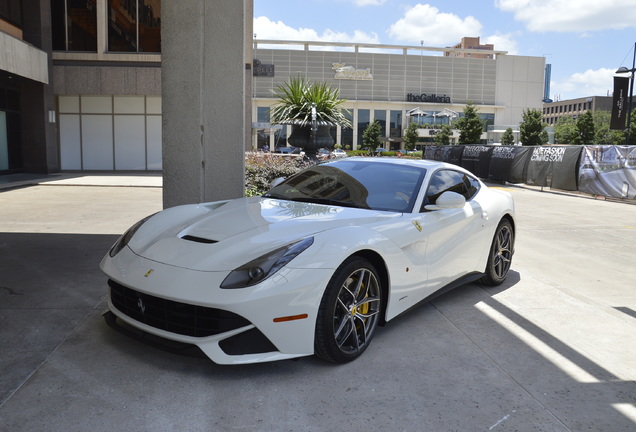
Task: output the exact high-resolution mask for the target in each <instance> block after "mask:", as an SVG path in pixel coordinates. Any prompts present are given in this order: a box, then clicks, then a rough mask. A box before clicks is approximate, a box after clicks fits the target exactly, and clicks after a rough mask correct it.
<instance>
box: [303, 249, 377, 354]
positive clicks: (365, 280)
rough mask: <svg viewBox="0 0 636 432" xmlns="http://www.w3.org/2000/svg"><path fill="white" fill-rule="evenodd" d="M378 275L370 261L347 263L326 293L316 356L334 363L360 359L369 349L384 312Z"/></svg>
mask: <svg viewBox="0 0 636 432" xmlns="http://www.w3.org/2000/svg"><path fill="white" fill-rule="evenodd" d="M381 308H382V289H381V287H380V282H379V277H378V272H377V271H376V269H375V267H373V265H372V264H371V263H370V262H369V261H367V260H366V259H363V258H359V257H353V258H349V259H348V260H346V261H345V262H343V263H342V264H341V265H340V267H338V269H337V270H336V272H335V273H334V275H333V276H332V278H331V280H330V281H329V284H328V285H327V288H326V290H325V293H324V294H323V297H322V300H321V302H320V308H319V310H318V318H317V320H316V337H315V343H314V349H315V352H316V355H318V357H320V358H322V359H323V360H327V361H330V362H334V363H346V362H349V361H351V360H354V359H356V358H357V357H359V356H360V355H361V354H362V353H363V352H364V350H365V349H367V347H368V346H369V343H370V342H371V339H372V338H373V335H374V333H375V330H376V328H377V326H378V320H379V319H380V311H381V310H382V309H381Z"/></svg>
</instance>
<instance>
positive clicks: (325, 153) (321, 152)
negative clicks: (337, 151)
mask: <svg viewBox="0 0 636 432" xmlns="http://www.w3.org/2000/svg"><path fill="white" fill-rule="evenodd" d="M316 156H318V159H320V160H327V159H330V158H331V152H330V151H329V150H328V149H326V148H321V149H318V151H317V152H316Z"/></svg>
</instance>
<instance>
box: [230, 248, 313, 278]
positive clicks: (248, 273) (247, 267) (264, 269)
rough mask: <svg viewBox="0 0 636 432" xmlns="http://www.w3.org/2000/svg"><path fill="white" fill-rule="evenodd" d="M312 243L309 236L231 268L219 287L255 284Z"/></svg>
mask: <svg viewBox="0 0 636 432" xmlns="http://www.w3.org/2000/svg"><path fill="white" fill-rule="evenodd" d="M313 243H314V238H313V237H309V238H306V239H304V240H300V241H297V242H295V243H291V244H288V245H287V246H283V247H281V248H278V249H276V250H274V251H272V252H270V253H268V254H265V255H263V256H261V257H259V258H256V259H255V260H252V261H250V262H248V263H247V264H244V265H242V266H241V267H239V268H237V269H234V270H232V272H231V273H230V274H229V275H227V277H226V278H225V279H224V280H223V282H222V283H221V288H225V289H233V288H246V287H249V286H252V285H256V284H257V283H259V282H261V281H263V280H265V279H267V278H268V277H270V276H271V275H273V274H274V273H276V272H277V271H278V270H279V269H281V268H282V267H283V266H284V265H286V264H287V263H288V262H290V261H291V260H293V259H294V258H296V257H297V256H298V255H299V254H300V253H301V252H302V251H304V250H305V249H307V248H308V247H309V246H311V245H312V244H313Z"/></svg>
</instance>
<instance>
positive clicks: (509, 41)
mask: <svg viewBox="0 0 636 432" xmlns="http://www.w3.org/2000/svg"><path fill="white" fill-rule="evenodd" d="M516 36H518V34H515V33H507V34H499V33H497V34H494V35H492V36H486V37H484V38H482V39H481V43H482V44H493V45H494V46H495V51H507V52H508V54H510V55H517V54H519V49H518V48H517V41H516V40H515V37H516Z"/></svg>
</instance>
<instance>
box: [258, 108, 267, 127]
mask: <svg viewBox="0 0 636 432" xmlns="http://www.w3.org/2000/svg"><path fill="white" fill-rule="evenodd" d="M256 118H257V120H256V121H257V122H259V123H269V107H258V108H256Z"/></svg>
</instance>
